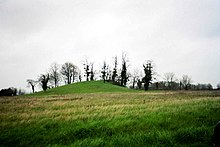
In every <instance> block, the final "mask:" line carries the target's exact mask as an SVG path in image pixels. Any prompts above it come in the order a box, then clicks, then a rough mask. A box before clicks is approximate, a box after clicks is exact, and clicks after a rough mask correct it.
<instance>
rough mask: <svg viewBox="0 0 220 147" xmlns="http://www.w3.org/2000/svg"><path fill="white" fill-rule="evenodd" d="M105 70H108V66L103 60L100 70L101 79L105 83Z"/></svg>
mask: <svg viewBox="0 0 220 147" xmlns="http://www.w3.org/2000/svg"><path fill="white" fill-rule="evenodd" d="M107 70H108V67H107V64H106V62H105V61H104V62H103V66H102V70H101V73H102V79H103V81H104V83H105V81H106V78H107Z"/></svg>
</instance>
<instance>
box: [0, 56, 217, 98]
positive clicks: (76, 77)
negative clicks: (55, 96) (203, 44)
mask: <svg viewBox="0 0 220 147" xmlns="http://www.w3.org/2000/svg"><path fill="white" fill-rule="evenodd" d="M118 61H119V60H118V57H117V56H115V57H113V62H112V64H107V62H106V61H103V64H102V67H101V68H100V69H99V70H95V69H94V62H89V61H88V60H87V59H86V60H85V61H84V63H83V64H82V65H83V70H82V71H81V70H80V68H79V67H78V66H77V65H75V64H73V63H72V62H65V63H64V64H62V65H59V64H57V63H52V64H51V66H50V67H49V69H48V72H47V73H44V74H40V75H39V76H38V78H36V79H27V80H26V82H27V84H28V87H30V88H31V89H32V92H33V93H35V88H36V85H40V86H41V87H42V89H43V91H46V90H47V89H50V88H55V87H58V86H60V85H66V84H71V83H75V82H81V81H82V79H83V77H84V79H85V80H86V81H94V80H100V79H101V80H103V82H104V83H105V82H111V83H113V84H115V85H119V86H123V87H129V88H132V89H142V90H145V91H147V90H149V89H151V90H212V89H213V87H212V85H211V84H197V85H195V84H192V79H191V77H190V76H188V75H183V76H182V78H181V79H178V78H177V77H176V76H175V74H174V73H173V72H168V73H165V74H164V75H163V76H162V79H163V80H161V81H158V80H157V73H156V71H155V66H154V63H153V62H152V61H151V60H147V61H146V63H144V64H143V65H142V70H139V69H135V70H134V71H133V72H129V71H128V68H129V61H128V57H127V55H126V54H125V53H123V54H122V56H121V60H120V63H121V64H119V62H118ZM217 89H218V90H220V83H219V84H218V85H217ZM17 94H24V92H23V91H22V90H21V89H19V90H17V89H16V88H13V87H12V88H8V89H2V90H1V91H0V96H3V95H5V96H12V95H17Z"/></svg>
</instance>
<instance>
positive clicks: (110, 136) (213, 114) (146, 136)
mask: <svg viewBox="0 0 220 147" xmlns="http://www.w3.org/2000/svg"><path fill="white" fill-rule="evenodd" d="M83 84H88V83H83ZM92 84H95V85H96V84H97V83H91V85H92ZM91 85H90V84H89V86H91ZM98 85H100V84H98ZM106 85H107V84H106ZM106 85H105V86H106ZM71 86H73V85H71ZM107 86H110V87H111V85H107ZM85 87H86V86H85ZM64 88H66V87H64ZM90 88H91V89H94V88H93V87H92V86H91V87H90ZM102 88H103V87H102ZM102 88H101V89H102ZM117 88H118V87H117ZM96 89H98V88H96ZM103 89H104V88H103ZM111 89H112V87H111ZM52 90H56V89H52ZM123 90H125V92H123ZM123 90H122V91H120V90H119V91H118V92H117V90H115V91H114V90H112V91H111V90H110V91H111V92H109V90H107V88H106V91H105V92H103V91H99V90H97V92H96V93H92V91H89V93H86V92H85V91H84V90H78V92H76V91H77V90H75V91H74V92H75V93H72V94H71V93H68V94H65V93H64V92H63V94H62V95H60V94H58V95H56V93H53V94H51V95H50V94H49V95H47V96H45V97H44V96H39V95H31V96H29V97H25V96H24V97H3V98H0V120H1V121H0V131H1V134H0V146H212V143H211V138H212V134H213V128H214V126H215V124H216V123H217V122H218V121H219V120H220V93H219V92H182V91H181V92H179V91H176V92H169V91H167V92H151V93H148V92H138V91H137V92H136V91H135V92H134V91H130V92H127V91H129V90H128V89H123ZM59 91H62V88H61V89H59ZM64 91H71V90H64Z"/></svg>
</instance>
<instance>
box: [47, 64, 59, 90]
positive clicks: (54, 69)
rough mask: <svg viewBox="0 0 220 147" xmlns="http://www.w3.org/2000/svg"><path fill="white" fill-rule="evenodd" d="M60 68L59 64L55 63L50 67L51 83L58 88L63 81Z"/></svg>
mask: <svg viewBox="0 0 220 147" xmlns="http://www.w3.org/2000/svg"><path fill="white" fill-rule="evenodd" d="M59 71H60V66H59V65H58V64H57V63H55V62H54V63H53V64H51V66H50V69H49V73H50V82H51V84H54V87H57V86H58V85H59V82H60V81H61V77H60V73H59Z"/></svg>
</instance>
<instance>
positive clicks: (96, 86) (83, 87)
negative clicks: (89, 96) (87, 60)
mask: <svg viewBox="0 0 220 147" xmlns="http://www.w3.org/2000/svg"><path fill="white" fill-rule="evenodd" d="M129 91H131V89H128V88H126V87H120V86H117V85H113V84H111V83H108V82H106V83H104V82H103V81H89V82H78V83H73V84H69V85H64V86H60V87H57V88H52V89H49V90H47V91H46V92H38V93H35V95H42V94H43V95H57V94H58V95H60V94H74V93H97V92H129Z"/></svg>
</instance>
